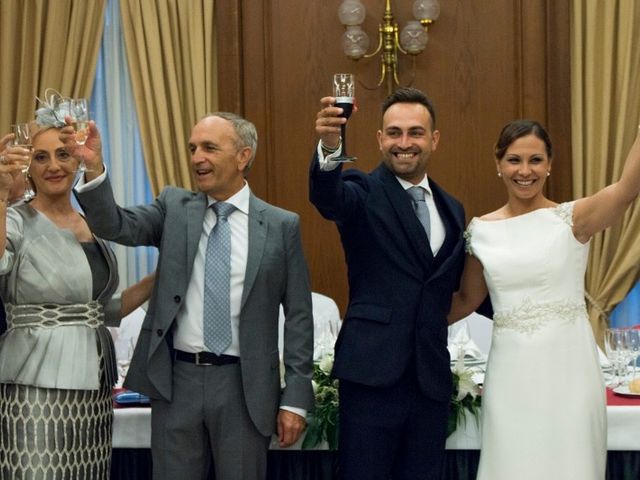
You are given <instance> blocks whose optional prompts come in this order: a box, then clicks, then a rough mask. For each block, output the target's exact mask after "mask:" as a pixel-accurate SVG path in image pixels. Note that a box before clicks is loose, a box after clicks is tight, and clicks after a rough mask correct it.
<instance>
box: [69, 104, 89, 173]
mask: <svg viewBox="0 0 640 480" xmlns="http://www.w3.org/2000/svg"><path fill="white" fill-rule="evenodd" d="M70 113H71V118H72V120H71V125H72V126H73V128H74V129H75V131H76V143H77V144H78V145H84V144H85V143H86V141H87V136H88V135H89V103H88V102H87V99H86V98H74V99H72V100H71V112H70ZM78 170H80V171H81V172H85V171H86V170H87V167H86V165H85V163H84V158H82V159H81V160H80V165H79V167H78Z"/></svg>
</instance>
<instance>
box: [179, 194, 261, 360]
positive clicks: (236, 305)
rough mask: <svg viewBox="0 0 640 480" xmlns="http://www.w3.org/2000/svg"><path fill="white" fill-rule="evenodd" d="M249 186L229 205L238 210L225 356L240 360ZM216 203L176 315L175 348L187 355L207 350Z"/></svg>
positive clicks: (234, 215) (207, 218) (231, 219)
mask: <svg viewBox="0 0 640 480" xmlns="http://www.w3.org/2000/svg"><path fill="white" fill-rule="evenodd" d="M249 193H250V190H249V185H248V184H247V183H246V182H245V184H244V187H242V189H241V190H240V191H239V192H238V193H236V194H235V195H233V196H231V197H230V198H228V199H227V200H225V203H230V204H231V205H233V206H234V207H236V209H235V210H234V211H233V212H232V213H231V214H230V215H229V217H228V222H229V229H230V231H231V285H230V290H229V292H230V307H231V345H229V347H228V348H227V349H226V350H225V351H224V352H223V353H224V354H226V355H235V356H240V342H239V340H238V338H239V337H238V326H239V322H240V301H241V299H242V291H243V287H244V275H245V271H246V269H247V255H248V252H249V233H248V232H249ZM213 203H215V200H213V199H211V198H210V197H209V203H208V208H207V212H206V213H205V215H204V221H203V224H202V233H201V234H200V241H199V242H198V251H197V252H196V258H195V260H194V262H193V272H192V273H191V279H190V280H189V285H188V287H187V293H186V294H185V298H184V302H182V306H181V307H180V310H178V314H177V315H176V320H177V322H176V328H175V329H174V332H173V346H174V347H175V348H176V349H177V350H183V351H185V352H192V353H196V352H202V351H205V350H207V348H206V347H205V345H204V334H203V321H202V319H203V311H204V301H203V296H204V265H205V256H206V254H207V241H208V240H209V233H210V232H211V230H212V229H213V227H214V226H215V224H216V221H217V219H216V214H215V212H214V211H213V209H212V208H210V207H211V205H212V204H213Z"/></svg>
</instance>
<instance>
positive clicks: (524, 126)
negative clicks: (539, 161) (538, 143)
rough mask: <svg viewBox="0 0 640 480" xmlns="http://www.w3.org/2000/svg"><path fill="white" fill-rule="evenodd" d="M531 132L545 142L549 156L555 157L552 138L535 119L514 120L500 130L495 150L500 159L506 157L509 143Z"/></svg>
mask: <svg viewBox="0 0 640 480" xmlns="http://www.w3.org/2000/svg"><path fill="white" fill-rule="evenodd" d="M531 134H533V135H535V136H536V137H538V138H539V139H540V140H542V141H543V142H544V146H545V150H546V151H547V156H548V157H549V158H551V157H553V147H552V146H551V139H550V138H549V134H548V133H547V131H546V130H545V129H544V127H543V126H542V125H540V124H539V123H538V122H536V121H535V120H514V121H512V122H509V123H507V124H506V125H505V126H504V127H503V128H502V131H501V132H500V136H499V137H498V141H497V142H496V146H495V150H494V154H495V156H496V158H497V159H498V160H500V159H501V158H502V157H504V155H505V153H507V148H509V145H511V144H512V143H513V142H515V141H516V140H517V139H519V138H521V137H525V136H527V135H531Z"/></svg>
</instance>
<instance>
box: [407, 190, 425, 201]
mask: <svg viewBox="0 0 640 480" xmlns="http://www.w3.org/2000/svg"><path fill="white" fill-rule="evenodd" d="M407 193H408V194H409V196H410V197H411V199H412V200H413V201H414V202H424V188H422V187H410V188H409V189H408V190H407Z"/></svg>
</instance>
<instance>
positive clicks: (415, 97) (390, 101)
mask: <svg viewBox="0 0 640 480" xmlns="http://www.w3.org/2000/svg"><path fill="white" fill-rule="evenodd" d="M396 103H419V104H420V105H424V107H425V108H426V109H427V110H428V111H429V114H430V115H431V129H432V130H435V129H436V109H435V107H434V106H433V102H432V101H431V100H430V99H429V97H427V96H426V95H425V94H424V93H422V92H421V91H420V90H418V89H417V88H411V87H401V88H399V89H398V90H396V91H395V92H393V93H392V94H391V95H389V96H388V97H387V98H386V99H385V101H384V102H383V103H382V115H383V116H384V114H385V112H386V111H387V110H388V109H389V107H390V106H391V105H394V104H396Z"/></svg>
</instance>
